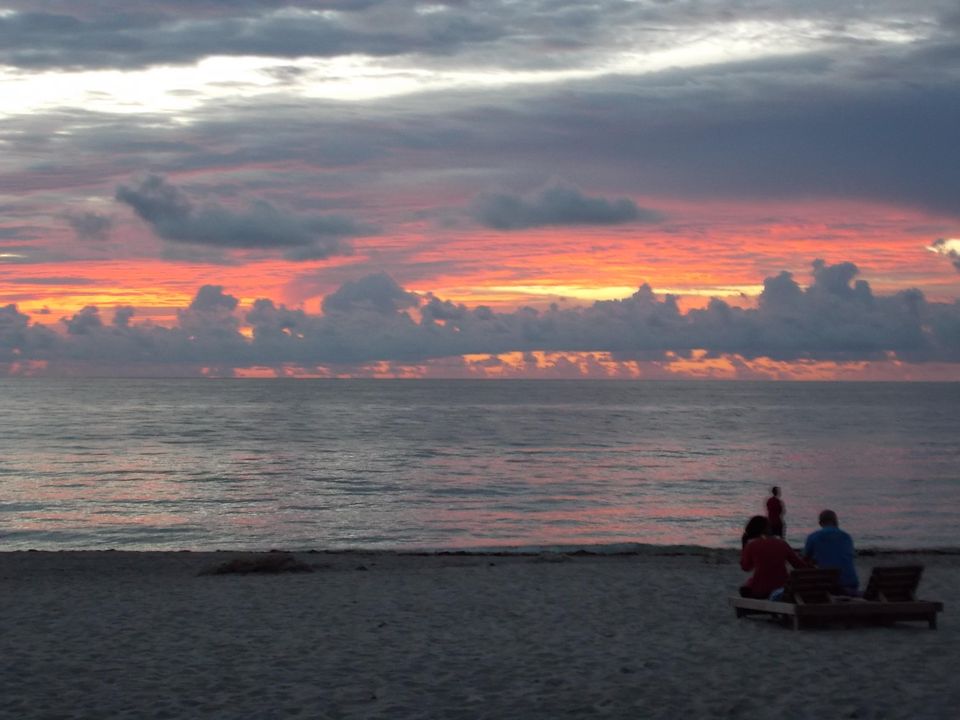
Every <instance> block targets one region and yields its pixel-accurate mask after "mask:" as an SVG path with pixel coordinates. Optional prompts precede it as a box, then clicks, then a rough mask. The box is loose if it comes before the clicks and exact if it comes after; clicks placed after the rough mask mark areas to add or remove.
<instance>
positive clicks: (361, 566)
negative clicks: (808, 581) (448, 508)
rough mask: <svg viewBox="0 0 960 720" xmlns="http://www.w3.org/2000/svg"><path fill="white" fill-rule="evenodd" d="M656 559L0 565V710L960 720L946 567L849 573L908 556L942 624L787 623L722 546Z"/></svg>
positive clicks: (954, 575) (955, 559)
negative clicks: (752, 604)
mask: <svg viewBox="0 0 960 720" xmlns="http://www.w3.org/2000/svg"><path fill="white" fill-rule="evenodd" d="M671 552H674V551H670V550H664V549H660V550H656V549H646V550H643V551H641V552H639V553H638V554H634V555H626V556H574V557H569V556H563V555H545V556H498V555H480V556H473V555H471V556H458V555H452V556H443V555H441V556H438V555H432V556H408V555H397V554H391V553H376V554H367V553H300V554H297V559H298V560H300V561H302V562H306V563H309V564H311V565H314V566H316V567H315V571H314V572H311V573H288V574H280V575H219V576H217V575H198V573H199V572H200V571H202V570H204V569H207V568H211V567H213V566H216V565H218V564H220V563H223V562H225V561H226V560H227V559H229V558H230V557H233V555H230V554H226V553H128V552H100V553H88V552H66V553H40V552H18V553H0V603H2V607H0V610H2V616H0V618H2V620H0V622H2V633H0V663H2V668H0V717H2V718H16V719H21V718H23V719H27V718H95V719H98V720H101V719H106V718H263V719H269V718H591V717H608V718H715V717H716V718H778V719H784V718H786V719H790V718H817V719H818V720H819V719H821V718H932V719H938V720H939V719H941V718H942V719H947V718H958V717H960V676H958V673H960V622H958V621H957V620H956V616H955V612H956V605H955V604H954V603H953V602H952V601H951V599H952V598H955V597H957V592H958V589H960V556H957V555H936V554H933V555H911V556H908V557H897V556H877V557H863V558H861V559H860V561H859V568H860V570H861V572H862V573H863V574H864V576H865V575H866V574H867V572H868V571H869V568H870V567H871V566H872V565H874V564H897V563H902V562H903V561H909V562H915V561H918V560H919V561H920V562H923V563H924V564H925V565H926V568H927V569H926V575H925V578H924V581H923V583H922V585H921V590H922V592H921V596H923V597H925V598H930V599H939V600H943V601H945V602H946V611H945V612H944V613H943V614H942V615H941V617H940V626H939V628H938V629H937V630H930V629H928V628H927V627H926V625H925V624H922V623H919V624H909V625H907V624H905V625H900V626H896V627H888V628H884V627H859V628H844V627H834V628H830V629H814V630H807V631H800V632H794V631H792V630H789V629H787V628H785V627H782V626H780V625H778V624H776V623H774V622H770V621H768V620H764V619H757V618H745V619H741V620H737V619H736V618H735V617H734V613H733V611H732V609H730V608H729V607H728V605H727V603H726V597H727V596H728V595H729V594H730V593H731V591H732V590H733V589H734V588H735V587H736V586H737V585H738V584H739V582H740V581H741V580H742V578H743V576H744V575H743V573H742V572H741V571H740V569H739V567H738V566H737V564H736V556H735V555H734V554H733V553H731V552H724V551H705V550H704V551H697V550H686V551H682V552H684V553H685V554H676V555H674V554H670V553H671ZM677 552H681V551H677Z"/></svg>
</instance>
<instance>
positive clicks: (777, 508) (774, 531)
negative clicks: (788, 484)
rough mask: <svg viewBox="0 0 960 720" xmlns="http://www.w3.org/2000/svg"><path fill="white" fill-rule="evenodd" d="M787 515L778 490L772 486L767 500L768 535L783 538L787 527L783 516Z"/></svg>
mask: <svg viewBox="0 0 960 720" xmlns="http://www.w3.org/2000/svg"><path fill="white" fill-rule="evenodd" d="M786 514H787V506H786V505H784V504H783V500H781V499H780V488H779V487H777V486H776V485H774V486H773V487H772V488H770V497H769V498H767V519H768V520H769V521H770V534H771V535H776V536H777V537H779V538H782V537H783V536H784V533H785V532H786V530H787V526H786V525H785V524H784V522H783V516H784V515H786Z"/></svg>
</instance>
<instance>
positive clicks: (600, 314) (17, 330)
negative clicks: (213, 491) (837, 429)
mask: <svg viewBox="0 0 960 720" xmlns="http://www.w3.org/2000/svg"><path fill="white" fill-rule="evenodd" d="M857 274H858V270H857V268H856V267H855V266H854V265H852V264H851V263H837V264H834V265H831V264H828V263H826V262H823V261H817V262H815V263H814V266H813V282H812V284H811V285H809V286H808V287H802V286H800V285H799V283H797V281H796V280H795V279H794V278H793V276H792V275H791V274H790V273H786V272H785V273H780V274H779V275H776V276H773V277H770V278H767V280H766V281H765V283H764V291H763V294H762V295H761V297H760V301H759V303H758V305H757V307H755V308H738V307H733V306H730V305H728V304H727V303H725V302H723V301H722V300H718V299H714V300H712V301H711V302H710V304H709V305H708V306H707V307H706V308H704V309H701V310H691V311H688V312H686V313H684V312H682V311H681V310H680V309H679V306H678V304H677V301H676V299H675V298H673V297H671V296H669V295H668V296H662V297H661V296H658V295H656V294H655V293H654V292H653V290H652V289H651V288H650V287H649V286H646V285H644V286H641V287H640V289H639V290H638V291H637V292H636V293H634V294H633V295H632V296H630V297H628V298H624V299H622V300H613V301H603V302H597V303H594V304H592V305H590V306H587V307H579V308H569V309H560V308H558V307H551V308H550V309H548V310H545V311H539V310H535V309H532V308H520V309H517V310H513V311H507V312H498V311H495V310H492V309H491V308H488V307H484V306H478V307H474V308H470V307H467V306H465V305H462V304H458V303H453V302H450V301H445V300H442V299H440V298H437V297H435V296H433V295H427V296H425V297H422V298H421V297H418V296H416V295H414V294H412V293H410V292H408V291H405V290H403V288H401V287H400V286H399V285H397V284H396V283H395V282H393V281H392V280H391V278H389V276H386V275H383V274H378V275H373V276H369V277H366V278H361V279H359V280H355V281H352V282H351V283H347V284H345V285H344V286H343V287H342V288H341V289H340V290H338V291H337V292H335V293H333V294H331V295H329V296H328V297H327V298H326V299H325V302H324V309H325V313H324V314H323V315H309V314H307V313H305V312H304V311H303V310H299V309H288V308H286V307H284V306H283V305H277V304H275V303H274V302H273V301H271V300H268V299H260V300H257V301H256V302H255V303H254V304H253V305H252V306H251V307H250V309H249V310H247V311H246V313H245V314H243V311H242V310H241V309H240V308H239V303H238V302H237V299H236V298H235V297H233V296H231V295H229V294H227V293H225V292H224V291H223V288H221V287H219V286H204V287H202V288H201V289H200V290H199V292H198V293H197V296H196V297H195V298H194V300H193V302H192V303H191V304H190V306H189V307H187V308H185V309H183V310H181V311H180V312H179V313H178V324H177V326H176V327H173V328H162V327H157V326H154V325H152V324H150V323H146V324H140V325H138V324H135V323H133V322H132V321H131V318H132V316H133V312H132V310H131V309H129V308H124V309H121V310H118V311H117V313H115V316H114V321H113V323H112V324H110V325H107V324H106V323H104V322H103V321H102V319H101V317H100V313H99V311H98V309H97V308H96V307H86V308H84V309H83V310H81V311H80V312H79V313H77V314H75V315H74V316H72V317H70V318H64V321H63V322H64V324H65V327H66V330H67V332H66V334H59V335H57V334H53V333H51V331H49V330H48V329H46V328H44V327H43V326H38V325H31V324H30V320H29V317H28V316H26V315H24V314H22V313H20V312H18V311H17V309H16V307H15V306H13V305H8V306H6V307H5V308H0V361H4V362H10V361H11V360H14V359H15V360H47V361H48V362H50V363H51V366H50V367H51V369H50V371H51V372H55V371H56V367H57V366H58V364H62V363H71V362H73V363H77V362H79V363H82V364H84V365H85V366H86V367H88V368H90V367H93V368H96V367H98V366H102V365H104V364H106V365H109V366H110V367H118V366H127V367H126V369H125V370H124V372H125V373H131V372H134V369H133V368H134V367H135V366H137V365H138V364H139V363H147V364H148V367H149V368H150V371H151V372H156V368H157V367H158V364H163V363H167V364H169V365H171V367H172V368H174V369H172V370H171V372H174V371H176V373H177V374H179V373H180V372H182V368H181V370H176V369H175V367H174V366H194V367H195V368H197V369H198V368H199V367H206V368H210V367H216V368H219V372H224V373H229V372H232V369H234V368H243V367H250V366H277V367H280V366H291V365H292V366H296V367H302V368H305V369H317V368H322V367H329V366H346V365H349V364H358V363H359V364H363V363H372V362H378V361H396V362H405V363H411V362H412V363H417V362H425V361H429V360H431V359H434V358H445V357H454V356H460V355H481V356H483V355H486V356H496V355H499V354H501V353H505V352H521V353H530V352H533V351H543V352H606V353H610V354H612V356H613V357H614V358H615V359H619V360H656V361H668V360H669V358H670V357H689V356H690V355H691V354H692V353H693V352H694V351H705V352H706V353H707V355H708V357H720V356H726V357H733V358H741V359H748V360H749V359H755V358H772V359H775V360H785V361H789V360H833V361H838V362H852V361H865V360H888V359H890V358H895V359H897V360H899V361H903V362H918V363H920V362H945V363H957V362H960V304H958V303H953V304H949V303H935V302H930V301H928V300H927V299H926V298H925V297H924V296H923V294H922V293H921V292H919V291H917V290H909V291H904V292H899V293H895V294H893V295H883V296H880V295H875V294H874V293H873V291H872V289H871V288H870V285H869V284H868V283H867V282H865V281H862V280H859V279H858V278H857ZM417 310H419V313H418V314H419V317H417V313H416V311H417ZM241 316H242V317H241ZM244 324H246V325H247V326H249V327H250V328H251V329H252V337H248V336H247V335H246V334H245V333H244V332H243V327H242V325H244Z"/></svg>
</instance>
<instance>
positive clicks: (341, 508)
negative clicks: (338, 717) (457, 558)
mask: <svg viewBox="0 0 960 720" xmlns="http://www.w3.org/2000/svg"><path fill="white" fill-rule="evenodd" d="M0 411H2V412H0V549H24V548H39V549H78V548H111V547H112V548H127V549H148V548H158V549H218V548H223V549H268V548H274V547H282V548H289V549H307V548H318V549H325V548H396V549H413V548H434V549H437V548H451V549H452V548H479V547H492V546H541V547H542V546H570V545H575V546H580V545H596V544H599V545H616V544H618V543H634V542H642V543H656V544H673V543H682V544H696V545H706V546H712V547H734V546H737V545H738V544H739V533H740V530H741V528H742V526H743V523H744V522H745V520H746V519H747V517H748V516H749V515H750V514H753V513H755V512H758V511H760V510H761V509H762V504H763V501H764V499H765V498H766V496H767V490H768V488H769V486H770V485H780V486H781V487H782V488H783V497H784V500H785V502H786V505H787V530H788V538H789V539H790V540H791V541H793V542H794V543H798V542H801V541H802V538H803V537H804V535H805V534H806V533H807V532H809V531H810V530H811V529H813V528H814V526H815V523H816V515H817V513H818V512H819V510H820V509H822V508H823V507H831V508H833V509H835V510H836V511H837V512H838V513H839V514H840V519H841V524H842V525H843V526H844V527H845V528H846V529H848V530H849V531H850V532H851V533H852V534H853V535H854V539H855V540H856V541H857V544H858V545H859V546H861V547H886V548H891V547H898V548H908V547H916V548H921V547H927V548H929V547H957V546H960V537H958V530H960V522H958V520H957V517H958V516H957V509H958V507H960V444H958V431H960V383H954V384H926V383H916V384H901V383H876V384H874V383H824V384H808V383H802V384H792V383H717V382H678V383H660V382H597V381H594V382H590V381H531V382H526V381H435V380H434V381H384V380H381V381H363V380H36V379H29V380H25V379H7V380H0Z"/></svg>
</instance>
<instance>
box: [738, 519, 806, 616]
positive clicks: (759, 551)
mask: <svg viewBox="0 0 960 720" xmlns="http://www.w3.org/2000/svg"><path fill="white" fill-rule="evenodd" d="M754 533H759V535H756V536H754V537H748V536H750V535H753V534H754ZM788 563H789V564H790V565H792V566H793V567H795V568H800V567H807V564H806V563H805V562H804V561H803V560H802V559H801V558H800V556H799V555H797V554H796V553H795V552H794V551H793V548H791V547H790V546H789V545H788V544H787V543H786V541H785V540H784V539H783V538H780V537H776V536H774V535H771V534H770V521H769V520H768V519H767V518H765V517H764V516H763V515H754V516H753V517H752V518H750V520H749V521H748V522H747V526H746V528H745V529H744V533H743V549H742V550H741V551H740V567H741V568H743V570H744V571H746V572H749V571H751V570H752V571H753V575H751V576H750V578H749V579H748V580H747V582H745V583H744V584H743V586H742V587H741V588H740V595H741V596H742V597H750V598H762V599H766V598H769V597H770V594H771V593H773V592H774V591H775V590H779V589H780V588H782V587H783V586H784V585H785V584H786V582H787V576H788V571H787V564H788Z"/></svg>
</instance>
